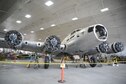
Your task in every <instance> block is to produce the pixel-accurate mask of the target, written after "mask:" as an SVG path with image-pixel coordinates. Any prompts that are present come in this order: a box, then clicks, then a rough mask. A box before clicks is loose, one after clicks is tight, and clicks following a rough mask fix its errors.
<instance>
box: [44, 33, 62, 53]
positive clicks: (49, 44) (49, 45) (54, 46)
mask: <svg viewBox="0 0 126 84" xmlns="http://www.w3.org/2000/svg"><path fill="white" fill-rule="evenodd" d="M44 45H45V46H44V50H45V51H48V52H55V51H58V50H60V45H61V41H60V39H59V38H58V37H57V36H55V35H52V36H49V37H48V38H46V40H45V42H44Z"/></svg>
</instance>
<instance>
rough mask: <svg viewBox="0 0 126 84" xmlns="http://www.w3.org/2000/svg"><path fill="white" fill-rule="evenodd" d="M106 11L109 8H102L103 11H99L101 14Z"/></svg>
mask: <svg viewBox="0 0 126 84" xmlns="http://www.w3.org/2000/svg"><path fill="white" fill-rule="evenodd" d="M108 10H109V8H103V9H101V12H106V11H108Z"/></svg>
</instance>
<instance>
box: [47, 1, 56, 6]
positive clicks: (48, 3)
mask: <svg viewBox="0 0 126 84" xmlns="http://www.w3.org/2000/svg"><path fill="white" fill-rule="evenodd" d="M53 4H54V3H53V2H52V1H47V2H45V5H46V6H51V5H53Z"/></svg>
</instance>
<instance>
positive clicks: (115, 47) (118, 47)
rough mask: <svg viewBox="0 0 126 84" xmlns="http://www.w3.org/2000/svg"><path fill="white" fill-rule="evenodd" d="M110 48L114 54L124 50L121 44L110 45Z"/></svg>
mask: <svg viewBox="0 0 126 84" xmlns="http://www.w3.org/2000/svg"><path fill="white" fill-rule="evenodd" d="M111 48H112V50H113V52H114V53H118V52H121V51H123V50H124V45H123V43H122V42H115V43H113V44H112V45H111Z"/></svg>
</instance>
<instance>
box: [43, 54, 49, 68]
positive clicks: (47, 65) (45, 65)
mask: <svg viewBox="0 0 126 84" xmlns="http://www.w3.org/2000/svg"><path fill="white" fill-rule="evenodd" d="M44 63H48V64H44V68H45V69H48V68H49V57H48V56H45V61H44Z"/></svg>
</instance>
